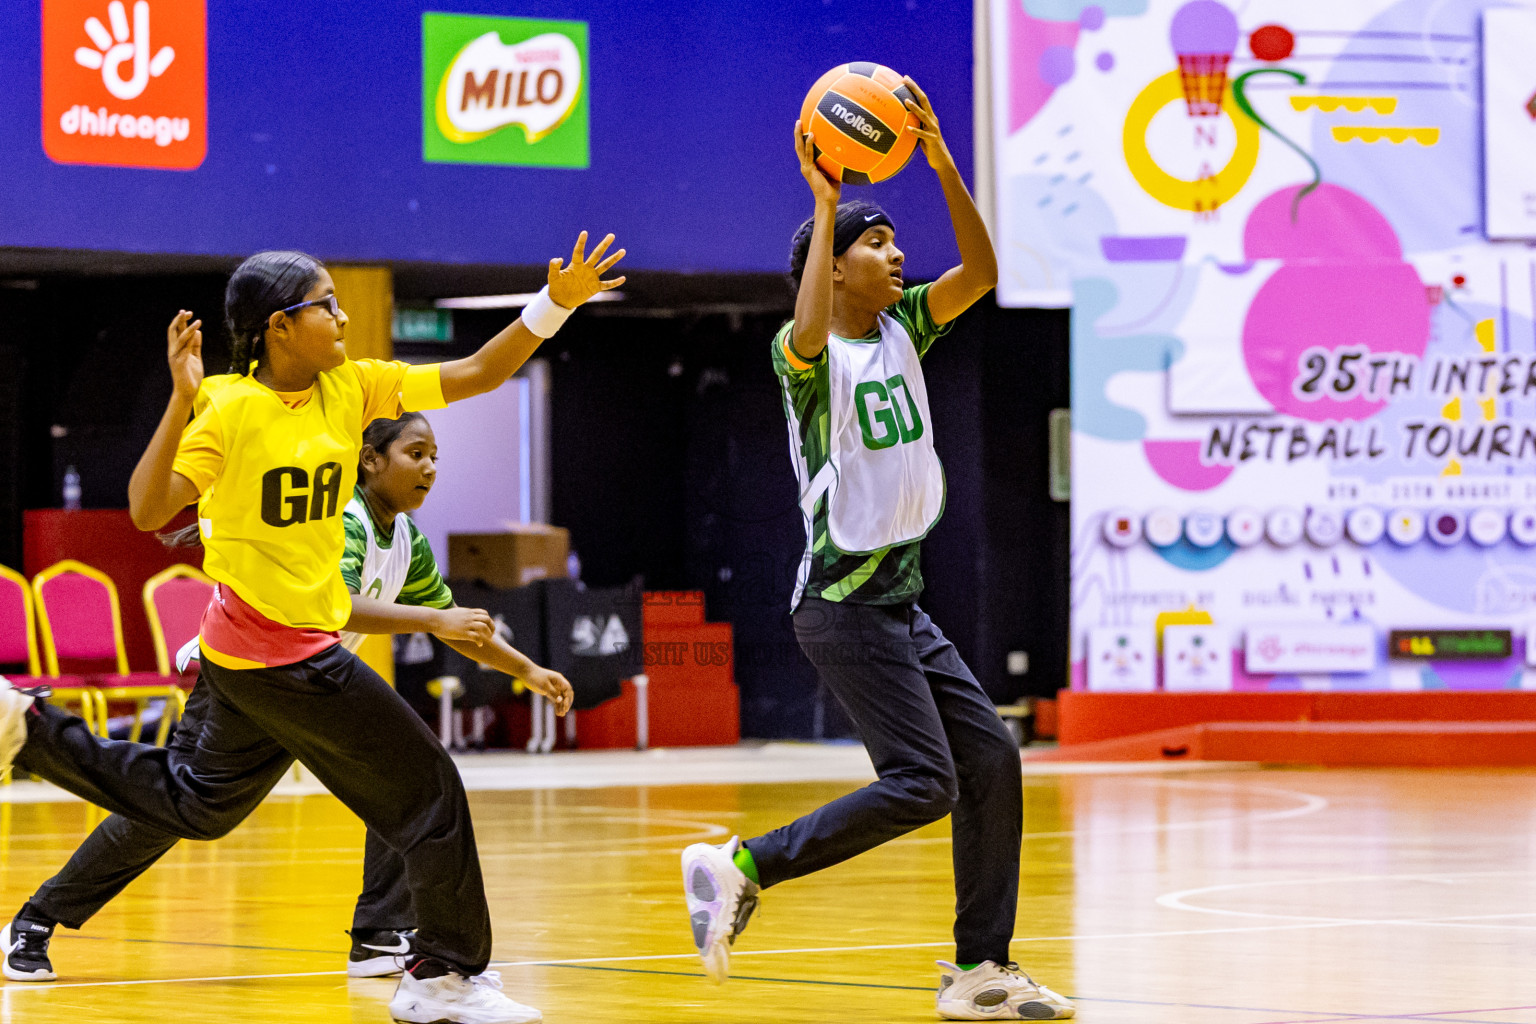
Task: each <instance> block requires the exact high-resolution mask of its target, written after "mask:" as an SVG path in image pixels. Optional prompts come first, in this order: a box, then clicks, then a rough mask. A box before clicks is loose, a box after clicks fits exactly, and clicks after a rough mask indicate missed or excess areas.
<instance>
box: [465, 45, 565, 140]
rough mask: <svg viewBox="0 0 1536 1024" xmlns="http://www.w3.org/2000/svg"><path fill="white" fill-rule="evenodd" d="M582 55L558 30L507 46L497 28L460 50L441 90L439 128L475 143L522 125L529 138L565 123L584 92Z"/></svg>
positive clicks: (526, 136)
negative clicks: (582, 85)
mask: <svg viewBox="0 0 1536 1024" xmlns="http://www.w3.org/2000/svg"><path fill="white" fill-rule="evenodd" d="M581 71H582V68H581V54H580V53H578V52H576V44H575V43H573V42H571V41H570V40H569V39H567V38H566V37H565V36H562V35H559V34H557V33H554V32H546V33H545V34H544V35H541V36H535V37H533V38H532V39H529V40H527V41H526V42H521V43H517V44H516V45H514V46H508V45H506V44H505V43H503V42H502V41H501V37H500V36H498V35H497V34H496V33H495V32H487V33H486V34H485V35H483V36H481V37H480V38H478V39H476V40H475V41H474V42H472V43H470V44H469V45H468V46H466V47H464V49H462V50H460V51H459V55H458V56H457V57H455V58H454V59H453V63H451V64H449V65H448V70H447V72H446V73H445V74H444V75H443V78H442V82H441V83H440V84H439V85H438V89H437V97H438V100H437V127H438V130H440V131H441V132H442V133H443V135H444V136H445V137H446V138H448V139H449V140H450V141H452V142H474V141H475V140H476V139H483V138H485V137H486V136H487V135H490V134H491V133H492V132H495V131H500V130H501V129H502V128H509V127H511V126H513V125H517V126H518V127H520V128H522V130H523V136H524V137H525V138H526V139H527V140H528V141H529V142H537V141H539V140H540V139H542V138H543V137H544V136H546V135H548V134H549V133H550V132H552V131H554V130H555V129H556V128H558V127H559V126H560V123H561V122H562V121H564V120H565V119H566V118H567V117H569V116H570V113H571V111H572V110H573V109H574V108H575V106H576V97H577V96H578V95H580V93H581Z"/></svg>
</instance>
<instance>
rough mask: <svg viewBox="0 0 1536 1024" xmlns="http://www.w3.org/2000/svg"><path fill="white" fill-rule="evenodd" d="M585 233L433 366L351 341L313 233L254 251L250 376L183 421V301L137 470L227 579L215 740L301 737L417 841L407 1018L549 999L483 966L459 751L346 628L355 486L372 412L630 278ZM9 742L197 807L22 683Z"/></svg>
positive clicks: (105, 782) (265, 752)
mask: <svg viewBox="0 0 1536 1024" xmlns="http://www.w3.org/2000/svg"><path fill="white" fill-rule="evenodd" d="M586 240H587V236H586V233H585V232H583V233H582V234H581V235H580V237H579V238H578V239H577V242H576V246H575V249H574V250H573V252H572V257H571V261H570V263H569V265H563V262H562V261H561V260H559V259H554V260H551V261H550V264H549V274H548V285H547V286H546V288H545V290H544V291H542V292H541V293H540V294H539V296H538V298H537V299H535V301H534V302H533V303H531V304H530V305H529V306H528V307H526V308H525V309H524V311H523V314H522V316H521V317H519V318H518V320H517V321H515V322H514V323H513V324H512V325H511V326H510V327H508V328H507V329H505V330H503V331H502V332H501V333H499V334H497V335H496V336H495V337H494V338H492V339H491V340H490V341H488V342H486V344H485V345H484V346H482V347H481V348H480V350H479V351H477V352H476V353H475V354H474V355H471V356H469V357H467V358H465V359H458V360H454V361H452V362H447V363H440V364H431V365H418V366H408V365H407V364H405V363H400V362H381V361H377V360H350V359H348V358H347V356H346V353H345V350H344V349H343V337H344V334H345V330H346V324H347V318H346V315H345V314H344V313H343V312H342V311H341V307H340V305H339V303H338V301H337V296H336V292H335V287H334V285H333V284H332V282H331V278H330V275H329V274H328V273H327V272H326V270H325V268H324V267H323V266H321V265H320V263H319V262H318V261H316V260H314V259H313V258H311V257H309V256H306V255H304V254H303V253H296V252H265V253H258V254H257V255H255V256H252V257H251V258H250V259H248V260H246V261H245V262H244V263H243V264H241V265H240V267H239V268H238V269H236V271H235V273H234V275H233V276H232V277H231V278H230V282H229V286H228V288H227V289H226V292H225V319H226V322H227V324H228V326H229V328H230V332H231V335H232V336H233V338H234V346H233V352H234V365H233V368H232V369H233V370H234V372H235V373H237V374H239V375H240V376H239V379H237V380H234V381H232V382H229V383H227V384H225V385H224V386H223V387H221V388H219V389H217V390H215V391H212V392H211V393H210V394H209V395H208V403H207V406H206V407H205V408H203V409H202V410H201V411H199V412H198V413H197V415H196V416H195V417H192V422H191V423H190V425H188V424H187V420H188V418H189V417H190V416H191V413H192V412H193V408H192V406H193V399H194V398H195V397H196V395H197V393H198V389H199V386H200V385H201V383H202V378H203V368H202V356H201V346H202V335H201V332H200V331H199V330H198V329H197V328H198V326H199V324H198V323H197V322H196V321H192V319H191V314H190V313H183V314H182V315H181V316H180V317H178V324H177V329H176V330H174V331H173V332H172V334H173V338H172V341H171V345H170V352H169V362H170V368H171V376H172V380H173V382H174V390H173V392H172V396H171V399H170V401H169V403H168V404H167V407H166V411H165V414H164V415H163V416H162V418H161V421H160V424H159V426H158V427H157V428H156V431H155V434H154V437H153V438H152V439H151V440H150V443H149V447H148V449H147V450H146V451H145V453H144V456H143V457H142V458H141V459H140V461H139V464H138V466H137V467H136V468H135V469H134V472H133V476H132V478H131V480H130V482H129V511H130V514H131V515H132V516H133V520H134V523H135V524H136V525H137V526H139V527H140V528H141V529H146V530H153V529H159V528H160V527H162V526H164V525H165V524H166V523H167V522H168V521H169V520H170V519H171V517H172V516H174V515H175V514H176V513H177V512H179V511H180V510H181V509H182V508H184V507H185V506H186V505H188V504H190V503H191V502H193V501H196V502H197V506H198V521H199V525H200V527H201V530H202V538H203V545H204V548H205V551H206V554H205V558H204V563H203V564H204V570H205V571H206V572H207V573H208V574H209V575H210V576H211V577H213V579H214V580H215V581H216V583H217V587H216V589H215V591H214V599H213V601H211V602H210V604H209V607H208V610H207V612H206V613H205V614H204V616H203V620H202V624H201V630H200V635H201V650H202V683H203V685H206V686H207V687H208V689H209V704H208V710H207V715H206V718H205V719H204V721H203V723H202V730H201V733H200V735H199V738H198V745H199V747H200V748H202V749H203V751H205V752H206V753H205V755H204V756H206V757H207V759H208V760H209V761H210V762H213V763H217V764H218V765H219V766H220V768H221V770H222V771H224V772H225V773H226V774H232V775H238V774H240V773H241V772H243V771H250V772H253V773H259V772H261V771H264V770H266V766H267V765H268V764H269V762H271V761H272V760H274V759H280V758H283V757H287V756H290V755H291V756H293V757H296V758H298V759H299V760H300V761H302V762H303V763H304V764H305V766H306V767H308V768H309V770H310V771H311V772H313V773H314V775H315V777H316V778H317V779H319V780H320V782H321V783H322V784H324V785H325V786H326V787H327V788H328V789H330V791H331V792H332V793H334V794H336V796H337V797H339V798H340V799H341V801H342V802H343V803H344V804H346V805H347V806H348V807H349V808H350V809H351V810H352V811H353V812H354V813H356V814H357V815H358V816H359V817H360V818H362V819H363V822H364V823H365V824H366V825H367V826H368V827H369V828H370V829H371V830H373V831H374V832H376V833H377V834H378V836H379V837H380V838H381V839H382V840H383V841H384V843H385V844H386V845H387V846H389V847H390V848H391V849H393V850H395V851H396V852H398V853H399V854H400V856H401V857H402V858H403V859H404V861H405V864H406V870H407V878H408V882H409V890H410V896H411V903H412V906H413V907H414V909H415V914H416V924H417V934H416V937H415V941H414V951H413V953H412V956H411V959H410V961H409V962H408V965H407V969H406V973H405V975H404V976H403V977H402V978H401V981H400V987H399V989H398V990H397V991H396V993H395V997H394V999H393V1000H392V1001H391V1003H390V1012H391V1014H392V1015H393V1016H394V1017H395V1018H396V1019H397V1020H401V1021H410V1022H422V1024H425V1022H435V1021H454V1022H466V1024H471V1022H472V1024H490V1022H496V1021H524V1022H529V1021H537V1020H540V1019H541V1015H540V1014H539V1012H538V1011H537V1010H535V1009H533V1008H531V1007H527V1006H523V1005H522V1004H520V1003H517V1002H514V1001H513V1000H512V999H510V998H508V997H507V996H505V995H503V994H502V992H501V991H500V980H499V978H496V977H494V976H491V975H486V974H484V973H483V972H484V971H485V967H486V964H487V963H488V961H489V959H490V951H491V928H490V912H489V908H488V907H487V905H486V898H485V889H484V884H483V882H482V879H481V874H480V863H479V858H478V856H477V854H476V849H475V839H474V831H473V827H472V825H471V822H470V816H469V804H468V801H467V799H466V797H465V794H464V787H463V784H462V782H461V781H460V779H459V775H458V771H457V769H455V767H454V765H453V762H452V761H451V760H450V758H449V757H448V754H447V752H446V751H445V750H444V749H443V748H442V746H441V744H439V743H438V742H437V739H436V737H435V736H433V735H432V733H431V732H430V731H429V730H428V729H427V727H426V724H425V723H424V722H423V721H422V720H421V718H420V717H419V716H418V715H416V714H415V712H413V711H412V710H411V709H410V708H409V707H408V706H407V705H406V703H405V702H404V701H403V700H402V699H401V698H400V696H399V695H398V694H396V693H395V691H394V690H392V689H391V688H390V687H389V685H388V684H386V683H385V682H384V680H383V679H381V678H379V676H378V675H377V674H376V673H375V672H373V671H372V670H371V669H369V668H368V667H367V666H366V665H364V664H363V663H362V662H361V661H359V660H358V659H357V657H356V656H355V655H353V654H352V653H351V652H349V651H348V650H346V648H345V647H343V646H342V645H341V642H340V639H339V637H338V635H337V631H338V630H339V629H340V627H341V626H342V625H344V624H345V623H346V621H347V619H348V617H349V616H350V614H351V599H350V597H349V596H348V594H347V589H346V586H345V585H344V584H343V583H342V579H341V575H340V573H339V572H338V571H337V565H338V563H339V562H340V560H341V555H342V551H343V548H344V543H345V534H344V530H343V526H342V518H341V517H342V510H343V507H344V505H345V503H346V497H345V496H347V495H350V494H351V493H352V489H353V485H354V483H355V481H356V476H357V460H358V456H359V454H360V452H361V449H362V433H363V428H364V427H365V426H366V425H367V424H368V423H369V422H371V421H372V420H374V419H378V418H380V417H386V418H392V417H396V416H398V415H400V414H401V413H402V412H408V411H418V410H422V409H432V408H438V407H441V406H442V405H444V404H445V403H447V402H453V401H458V400H460V399H463V398H469V397H471V396H473V395H477V394H481V393H483V392H486V391H490V390H492V389H494V388H496V387H499V386H500V385H501V384H502V383H503V382H505V381H506V380H507V378H508V377H510V376H511V375H512V373H513V372H515V371H516V370H517V368H518V367H519V366H521V365H522V364H523V362H524V361H525V360H526V359H527V358H528V357H529V356H530V355H531V354H532V353H533V351H534V350H535V349H536V348H537V347H538V346H539V344H540V343H541V342H542V341H543V340H544V339H545V338H548V337H551V336H553V335H554V333H555V332H556V331H557V330H558V329H559V327H560V325H561V324H562V323H563V322H564V320H565V318H566V317H567V316H569V314H570V312H571V310H573V309H575V308H576V307H577V306H580V305H581V304H582V303H584V302H586V301H587V300H588V299H590V298H591V297H592V296H593V295H595V294H597V292H599V291H601V290H604V289H607V288H613V287H616V286H618V285H619V284H621V283H622V282H623V278H622V277H620V278H616V279H612V280H605V279H603V277H602V275H603V274H604V273H605V272H606V271H607V270H608V269H609V268H610V267H612V266H613V265H614V264H615V263H617V262H618V260H619V259H620V258H622V257H623V255H624V251H623V250H622V249H621V250H619V251H618V252H615V253H614V254H612V255H611V256H608V257H607V258H604V254H605V252H606V251H607V249H608V247H609V246H610V245H611V244H612V241H613V239H612V236H611V235H610V236H608V237H607V238H605V239H604V240H603V241H602V242H601V243H600V244H599V245H598V246H597V247H596V248H595V249H594V250H593V252H592V255H591V256H590V257H588V256H587V255H586V254H585V246H586ZM13 757H14V761H15V763H16V764H18V765H20V766H21V767H23V768H26V769H28V770H30V771H32V772H34V773H35V774H37V775H40V776H41V777H43V778H45V779H48V780H50V781H52V782H55V783H57V784H59V785H61V786H63V787H64V788H66V789H69V790H71V791H73V792H75V793H76V794H78V795H80V796H82V797H84V798H85V799H87V800H90V801H92V802H93V803H96V804H98V805H99V806H101V807H104V808H105V809H107V810H109V811H113V812H116V813H120V814H123V815H124V816H126V817H130V818H135V819H137V820H140V821H144V822H145V823H147V824H150V825H154V826H156V827H158V828H162V829H165V830H166V831H170V832H175V833H177V834H180V835H189V834H192V835H195V827H194V826H193V823H189V822H188V821H186V820H185V818H184V817H183V815H182V805H183V803H184V802H186V801H185V800H184V798H185V797H187V795H188V793H189V792H192V791H194V790H195V787H196V785H197V783H196V780H195V779H189V778H187V777H186V776H185V775H183V774H180V773H177V772H174V771H170V770H168V768H167V762H166V761H165V759H164V758H163V757H149V756H148V755H147V754H146V753H145V752H144V751H142V750H141V749H139V748H137V747H135V746H134V745H126V748H125V747H120V746H116V745H107V746H103V745H100V744H98V743H96V742H94V741H93V738H91V737H89V736H88V734H87V733H86V731H85V729H84V726H83V723H80V721H79V720H78V719H75V718H72V717H71V716H68V715H65V714H63V713H62V712H59V711H58V710H57V709H55V708H51V707H48V706H45V705H37V704H34V702H33V700H32V698H31V697H30V696H29V695H26V694H22V693H19V692H17V691H15V690H12V689H10V688H9V687H8V686H6V687H0V766H3V765H4V764H8V763H10V761H11V760H12V758H13ZM193 795H194V796H195V793H194V794H193ZM193 802H194V803H195V800H194V801H193Z"/></svg>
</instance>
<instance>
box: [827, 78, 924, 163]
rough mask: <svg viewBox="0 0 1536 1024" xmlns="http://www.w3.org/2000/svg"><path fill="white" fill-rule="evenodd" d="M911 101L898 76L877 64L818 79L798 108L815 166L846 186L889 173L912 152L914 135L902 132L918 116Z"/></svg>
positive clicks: (913, 122) (914, 123) (912, 125)
mask: <svg viewBox="0 0 1536 1024" xmlns="http://www.w3.org/2000/svg"><path fill="white" fill-rule="evenodd" d="M915 98H916V97H914V96H913V95H912V90H910V89H908V88H907V87H906V85H905V84H904V83H903V82H902V80H901V76H900V75H898V74H897V73H896V72H894V71H892V70H891V69H890V68H888V67H885V66H884V65H882V64H872V63H870V62H869V61H855V62H854V63H852V64H840V65H838V66H837V67H835V68H833V69H832V70H831V71H828V72H827V73H826V74H824V75H822V76H821V77H820V78H818V79H817V80H816V84H815V85H813V86H811V91H810V92H809V93H807V94H806V97H805V102H804V103H803V104H801V107H800V128H801V130H802V131H808V132H810V133H811V141H812V142H813V143H814V144H815V147H816V165H817V166H818V167H820V168H821V169H822V170H823V171H825V172H826V174H827V176H828V177H829V178H833V179H834V180H837V181H841V182H844V183H845V184H849V185H872V184H874V183H875V182H877V181H884V180H885V179H887V178H889V177H891V176H892V175H894V174H895V173H896V172H897V171H899V170H901V169H902V168H903V167H905V166H906V165H907V161H908V160H910V159H912V151H913V150H914V149H916V148H917V136H915V135H913V134H912V133H911V132H909V131H907V128H909V127H916V126H917V123H918V121H917V117H916V115H914V114H913V113H912V112H911V111H910V110H908V109H907V108H906V106H905V101H906V100H909V99H915Z"/></svg>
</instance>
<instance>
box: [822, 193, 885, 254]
mask: <svg viewBox="0 0 1536 1024" xmlns="http://www.w3.org/2000/svg"><path fill="white" fill-rule="evenodd" d="M881 224H884V225H885V226H886V227H888V228H890V229H891V231H892V232H895V230H896V225H895V224H892V223H891V218H890V217H888V216H886V213H885V211H884V210H882V209H880V207H878V206H876V205H875V204H874V203H849V204H847V205H846V206H842V207H839V208H838V211H837V220H836V221H834V222H833V226H832V255H833V256H841V255H842V254H843V253H845V252H847V251H848V247H849V246H850V245H852V244H853V243H854V242H857V241H858V240H859V236H860V235H862V234H864V232H866V231H868V230H869V229H870V228H873V227H879V226H880V225H881Z"/></svg>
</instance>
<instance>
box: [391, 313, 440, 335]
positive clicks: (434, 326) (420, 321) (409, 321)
mask: <svg viewBox="0 0 1536 1024" xmlns="http://www.w3.org/2000/svg"><path fill="white" fill-rule="evenodd" d="M394 338H395V340H396V341H452V340H453V313H452V312H451V311H449V310H446V309H397V310H395V315H394Z"/></svg>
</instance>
